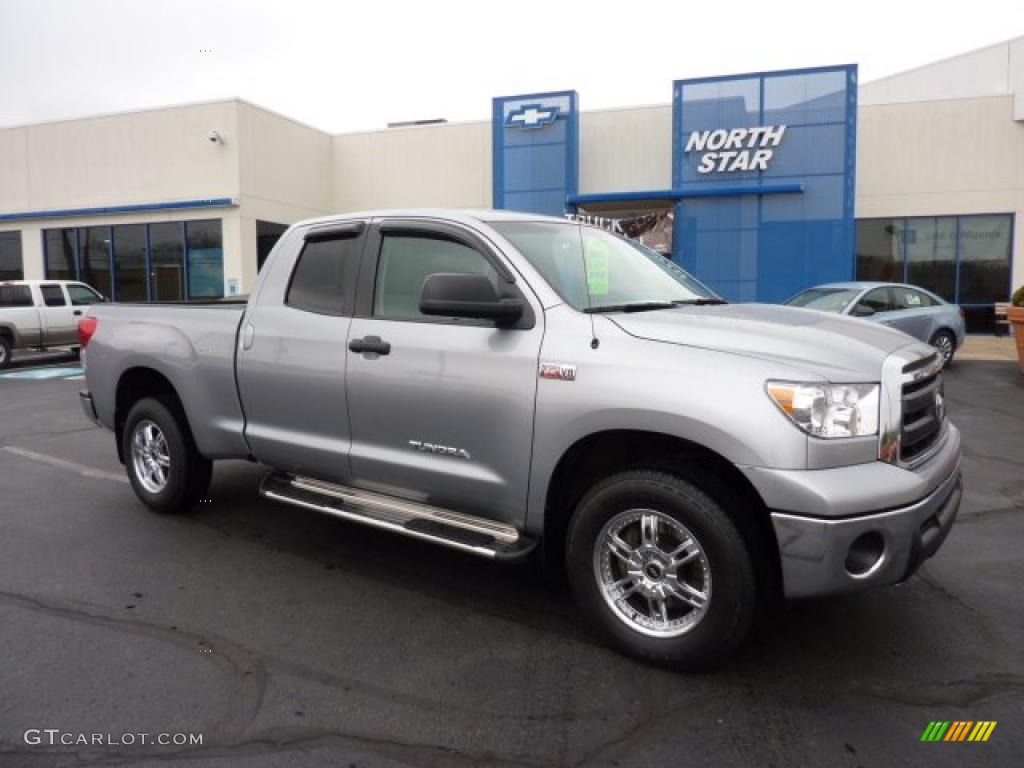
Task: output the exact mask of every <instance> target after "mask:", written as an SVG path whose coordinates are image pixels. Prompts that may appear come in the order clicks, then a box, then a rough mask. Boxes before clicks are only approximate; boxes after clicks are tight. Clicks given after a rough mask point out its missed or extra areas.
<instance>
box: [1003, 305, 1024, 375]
mask: <svg viewBox="0 0 1024 768" xmlns="http://www.w3.org/2000/svg"><path fill="white" fill-rule="evenodd" d="M1006 316H1007V319H1009V321H1010V324H1011V325H1012V326H1013V337H1014V338H1015V339H1016V340H1017V365H1019V366H1020V370H1021V373H1024V285H1022V286H1021V287H1020V288H1018V289H1017V290H1016V291H1014V292H1013V298H1011V299H1010V306H1009V307H1007V309H1006Z"/></svg>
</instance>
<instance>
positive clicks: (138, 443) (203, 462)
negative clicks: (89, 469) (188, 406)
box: [122, 397, 213, 513]
mask: <svg viewBox="0 0 1024 768" xmlns="http://www.w3.org/2000/svg"><path fill="white" fill-rule="evenodd" d="M122 440H123V444H122V454H123V456H124V460H125V466H126V468H127V470H128V479H129V480H130V481H131V484H132V488H133V489H134V491H135V495H136V496H138V497H139V498H140V499H141V500H142V502H143V503H144V504H146V506H148V507H149V508H150V509H153V510H155V511H157V512H165V513H173V512H184V511H185V510H188V509H190V508H191V507H192V506H193V505H194V504H195V503H196V502H197V501H198V500H199V499H200V498H201V497H202V496H203V495H204V494H205V493H206V491H207V489H208V488H209V486H210V476H211V473H212V469H213V465H212V464H211V462H210V461H209V459H206V458H204V457H203V456H201V455H200V454H199V451H198V450H196V447H195V444H194V443H193V441H192V435H191V434H190V433H189V431H188V425H187V423H186V421H185V415H184V414H183V413H182V412H181V409H180V408H178V407H176V404H174V403H168V402H164V401H163V400H158V399H156V398H149V397H147V398H144V399H142V400H139V401H138V402H137V403H136V404H135V405H134V406H132V409H131V410H130V411H129V412H128V418H127V420H126V421H125V426H124V433H123V435H122Z"/></svg>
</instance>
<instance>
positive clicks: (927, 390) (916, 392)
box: [900, 357, 946, 464]
mask: <svg viewBox="0 0 1024 768" xmlns="http://www.w3.org/2000/svg"><path fill="white" fill-rule="evenodd" d="M903 373H904V374H905V376H906V377H907V378H909V380H908V381H905V383H904V384H903V387H902V390H901V393H900V397H901V406H902V411H901V412H902V420H901V424H900V461H902V462H903V463H905V464H911V463H914V462H915V461H917V460H919V459H921V458H922V457H923V456H925V455H926V454H927V453H928V451H929V450H930V449H931V448H932V447H934V446H935V444H936V443H937V442H938V440H939V438H940V437H941V436H942V427H943V424H944V423H945V420H946V407H945V393H944V392H943V384H942V370H941V369H940V368H938V367H937V359H936V358H935V357H930V358H928V357H926V358H922V359H921V360H917V361H915V362H913V363H910V364H909V365H907V366H906V367H905V368H904V369H903Z"/></svg>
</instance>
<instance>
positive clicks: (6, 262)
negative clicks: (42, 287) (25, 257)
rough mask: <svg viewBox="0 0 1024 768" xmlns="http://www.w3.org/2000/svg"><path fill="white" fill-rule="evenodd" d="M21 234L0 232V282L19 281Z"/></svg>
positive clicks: (20, 275)
mask: <svg viewBox="0 0 1024 768" xmlns="http://www.w3.org/2000/svg"><path fill="white" fill-rule="evenodd" d="M23 274H24V270H23V267H22V262H21V232H0V280H21V278H22V275H23Z"/></svg>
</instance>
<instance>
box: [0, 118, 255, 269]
mask: <svg viewBox="0 0 1024 768" xmlns="http://www.w3.org/2000/svg"><path fill="white" fill-rule="evenodd" d="M237 128H238V108H237V102H235V101H219V102H212V103H203V104H189V105H185V106H177V107H167V108H163V109H153V110H146V111H140V112H126V113H121V114H115V115H104V116H100V117H90V118H84V119H81V120H65V121H61V122H55V123H43V124H39V125H29V126H23V127H15V128H7V129H0V213H27V212H40V211H54V210H67V209H78V208H99V207H112V206H122V205H139V204H145V203H166V202H175V201H182V200H203V199H210V198H232V199H236V200H237V199H238V197H239V151H238V149H239V145H238V143H237V142H236V141H232V139H233V138H234V137H236V136H237V135H238V133H237ZM212 130H215V131H217V132H219V133H220V134H222V135H223V136H224V137H225V139H226V141H225V143H223V144H219V143H213V142H211V141H210V140H209V134H210V131H212ZM237 215H238V214H237V209H235V208H233V207H228V208H207V209H177V210H169V211H149V212H145V211H141V212H137V213H132V214H125V215H107V214H103V215H90V216H65V217H60V218H56V217H54V218H45V219H25V220H5V221H2V222H0V229H4V230H20V231H21V233H22V262H23V265H24V272H25V277H26V278H42V277H44V262H43V244H42V230H43V229H50V228H57V227H72V226H97V225H106V224H122V223H137V222H158V221H183V220H189V219H209V218H224V220H225V224H224V230H225V243H224V250H225V255H224V258H225V276H226V277H227V276H228V274H229V267H228V265H229V264H232V265H234V264H240V263H241V257H240V254H239V252H238V250H237V248H238V246H237V245H233V246H232V245H229V240H230V237H229V234H228V230H229V229H231V227H232V226H233V225H232V224H230V223H229V222H230V221H231V220H232V219H233V218H237ZM236 240H237V238H236ZM232 276H236V275H232Z"/></svg>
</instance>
